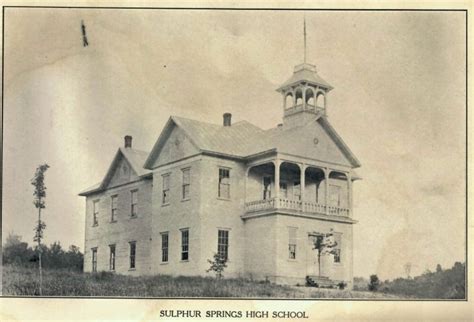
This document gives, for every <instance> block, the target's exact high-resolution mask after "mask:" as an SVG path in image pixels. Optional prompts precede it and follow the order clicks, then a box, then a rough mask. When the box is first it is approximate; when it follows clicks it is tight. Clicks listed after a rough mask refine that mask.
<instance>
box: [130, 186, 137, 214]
mask: <svg viewBox="0 0 474 322" xmlns="http://www.w3.org/2000/svg"><path fill="white" fill-rule="evenodd" d="M130 203H131V206H130V216H131V217H136V216H137V214H138V190H132V191H131V192H130Z"/></svg>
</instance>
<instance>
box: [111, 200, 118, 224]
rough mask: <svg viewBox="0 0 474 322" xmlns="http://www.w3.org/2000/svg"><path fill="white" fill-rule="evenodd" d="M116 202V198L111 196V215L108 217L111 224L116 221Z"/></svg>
mask: <svg viewBox="0 0 474 322" xmlns="http://www.w3.org/2000/svg"><path fill="white" fill-rule="evenodd" d="M117 201H118V196H112V213H111V216H110V221H111V222H115V221H117Z"/></svg>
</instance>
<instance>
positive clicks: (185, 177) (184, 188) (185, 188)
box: [181, 168, 191, 200]
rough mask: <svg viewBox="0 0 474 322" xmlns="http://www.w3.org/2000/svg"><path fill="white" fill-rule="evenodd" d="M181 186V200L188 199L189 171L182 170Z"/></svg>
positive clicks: (188, 169)
mask: <svg viewBox="0 0 474 322" xmlns="http://www.w3.org/2000/svg"><path fill="white" fill-rule="evenodd" d="M182 171H183V185H182V196H181V197H182V198H183V200H187V199H189V197H190V196H189V193H190V189H191V169H190V168H187V169H183V170H182Z"/></svg>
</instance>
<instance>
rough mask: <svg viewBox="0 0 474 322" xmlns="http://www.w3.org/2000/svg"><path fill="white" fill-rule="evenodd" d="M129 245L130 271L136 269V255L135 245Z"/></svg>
mask: <svg viewBox="0 0 474 322" xmlns="http://www.w3.org/2000/svg"><path fill="white" fill-rule="evenodd" d="M129 244H130V269H135V267H136V265H135V264H136V262H135V259H136V255H137V243H136V242H134V241H132V242H130V243H129Z"/></svg>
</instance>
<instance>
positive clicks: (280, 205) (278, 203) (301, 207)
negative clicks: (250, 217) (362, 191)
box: [245, 198, 349, 217]
mask: <svg viewBox="0 0 474 322" xmlns="http://www.w3.org/2000/svg"><path fill="white" fill-rule="evenodd" d="M271 209H288V210H295V211H301V212H306V213H315V214H323V215H324V214H326V205H323V204H319V203H316V202H310V201H301V200H294V199H285V198H269V199H263V200H255V201H250V202H246V203H245V212H246V213H252V212H258V211H262V210H271ZM327 214H329V215H333V216H345V217H349V209H347V208H342V207H336V206H328V207H327Z"/></svg>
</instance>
